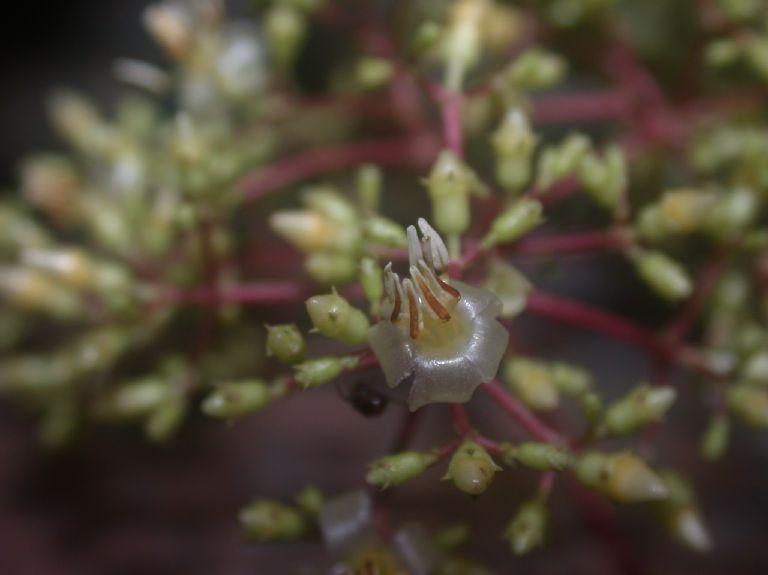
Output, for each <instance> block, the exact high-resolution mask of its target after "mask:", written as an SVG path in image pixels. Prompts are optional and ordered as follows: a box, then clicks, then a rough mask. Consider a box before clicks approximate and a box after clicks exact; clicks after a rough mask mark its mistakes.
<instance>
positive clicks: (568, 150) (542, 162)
mask: <svg viewBox="0 0 768 575" xmlns="http://www.w3.org/2000/svg"><path fill="white" fill-rule="evenodd" d="M591 146H592V144H591V143H590V141H589V138H587V137H586V136H584V135H582V134H571V135H570V136H568V137H567V138H566V139H565V140H563V142H561V143H560V144H559V145H558V146H552V147H549V148H546V149H544V151H543V152H542V154H541V157H540V158H539V165H538V171H537V174H538V175H537V179H536V185H537V186H538V188H539V189H540V190H546V189H548V188H549V187H550V186H552V185H553V184H554V183H555V182H557V181H558V180H561V179H563V178H566V177H568V176H571V175H573V174H575V173H576V171H577V170H578V169H579V166H580V165H581V162H582V161H583V160H584V157H585V156H586V155H587V154H588V153H589V150H590V148H591Z"/></svg>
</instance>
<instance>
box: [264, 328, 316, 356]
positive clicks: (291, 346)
mask: <svg viewBox="0 0 768 575" xmlns="http://www.w3.org/2000/svg"><path fill="white" fill-rule="evenodd" d="M265 327H266V328H267V355H274V356H275V357H276V358H277V359H278V360H279V361H281V362H283V363H288V364H292V363H298V362H300V361H301V360H303V359H304V353H305V352H306V345H305V343H304V336H302V335H301V332H300V331H299V328H298V327H297V326H296V324H294V323H284V324H280V325H267V326H265Z"/></svg>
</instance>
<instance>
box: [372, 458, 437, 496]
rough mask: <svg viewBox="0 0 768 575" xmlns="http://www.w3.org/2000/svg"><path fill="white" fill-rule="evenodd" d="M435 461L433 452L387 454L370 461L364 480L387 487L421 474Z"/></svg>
mask: <svg viewBox="0 0 768 575" xmlns="http://www.w3.org/2000/svg"><path fill="white" fill-rule="evenodd" d="M435 461H437V456H436V455H435V454H433V453H421V452H419V451H403V452H402V453H395V454H394V455H387V456H385V457H382V458H380V459H377V460H376V461H374V462H373V463H371V466H370V468H369V469H368V473H367V475H366V476H365V480H366V481H367V482H368V483H370V484H371V485H375V486H376V487H380V488H382V489H387V488H388V487H390V486H391V485H400V484H401V483H405V482H406V481H408V480H409V479H413V478H414V477H417V476H418V475H421V474H422V473H424V471H425V470H426V469H427V467H429V466H430V465H432V464H433V463H434V462H435Z"/></svg>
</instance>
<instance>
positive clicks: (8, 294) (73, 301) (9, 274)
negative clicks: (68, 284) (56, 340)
mask: <svg viewBox="0 0 768 575" xmlns="http://www.w3.org/2000/svg"><path fill="white" fill-rule="evenodd" d="M0 296H2V298H3V299H4V300H5V301H6V302H7V304H8V305H10V306H12V307H15V308H17V309H20V310H27V311H33V312H40V313H44V314H50V315H51V316H53V317H57V318H62V319H72V318H75V317H77V316H78V315H80V314H82V313H83V307H82V304H81V301H80V298H79V297H78V296H77V294H75V293H73V292H71V291H69V290H67V289H65V288H63V287H62V286H58V285H56V284H55V283H54V282H53V281H52V279H51V278H50V277H49V276H47V275H45V274H42V273H40V272H37V271H34V270H29V269H25V268H6V267H2V266H0Z"/></svg>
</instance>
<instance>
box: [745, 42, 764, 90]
mask: <svg viewBox="0 0 768 575" xmlns="http://www.w3.org/2000/svg"><path fill="white" fill-rule="evenodd" d="M744 47H745V48H746V54H745V55H746V57H747V61H748V62H749V64H750V66H751V67H752V69H753V70H754V71H755V72H756V73H757V74H758V75H759V76H760V77H761V78H762V79H763V80H766V79H768V38H766V37H764V36H752V37H751V38H749V41H748V42H747V43H746V45H745V46H744Z"/></svg>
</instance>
